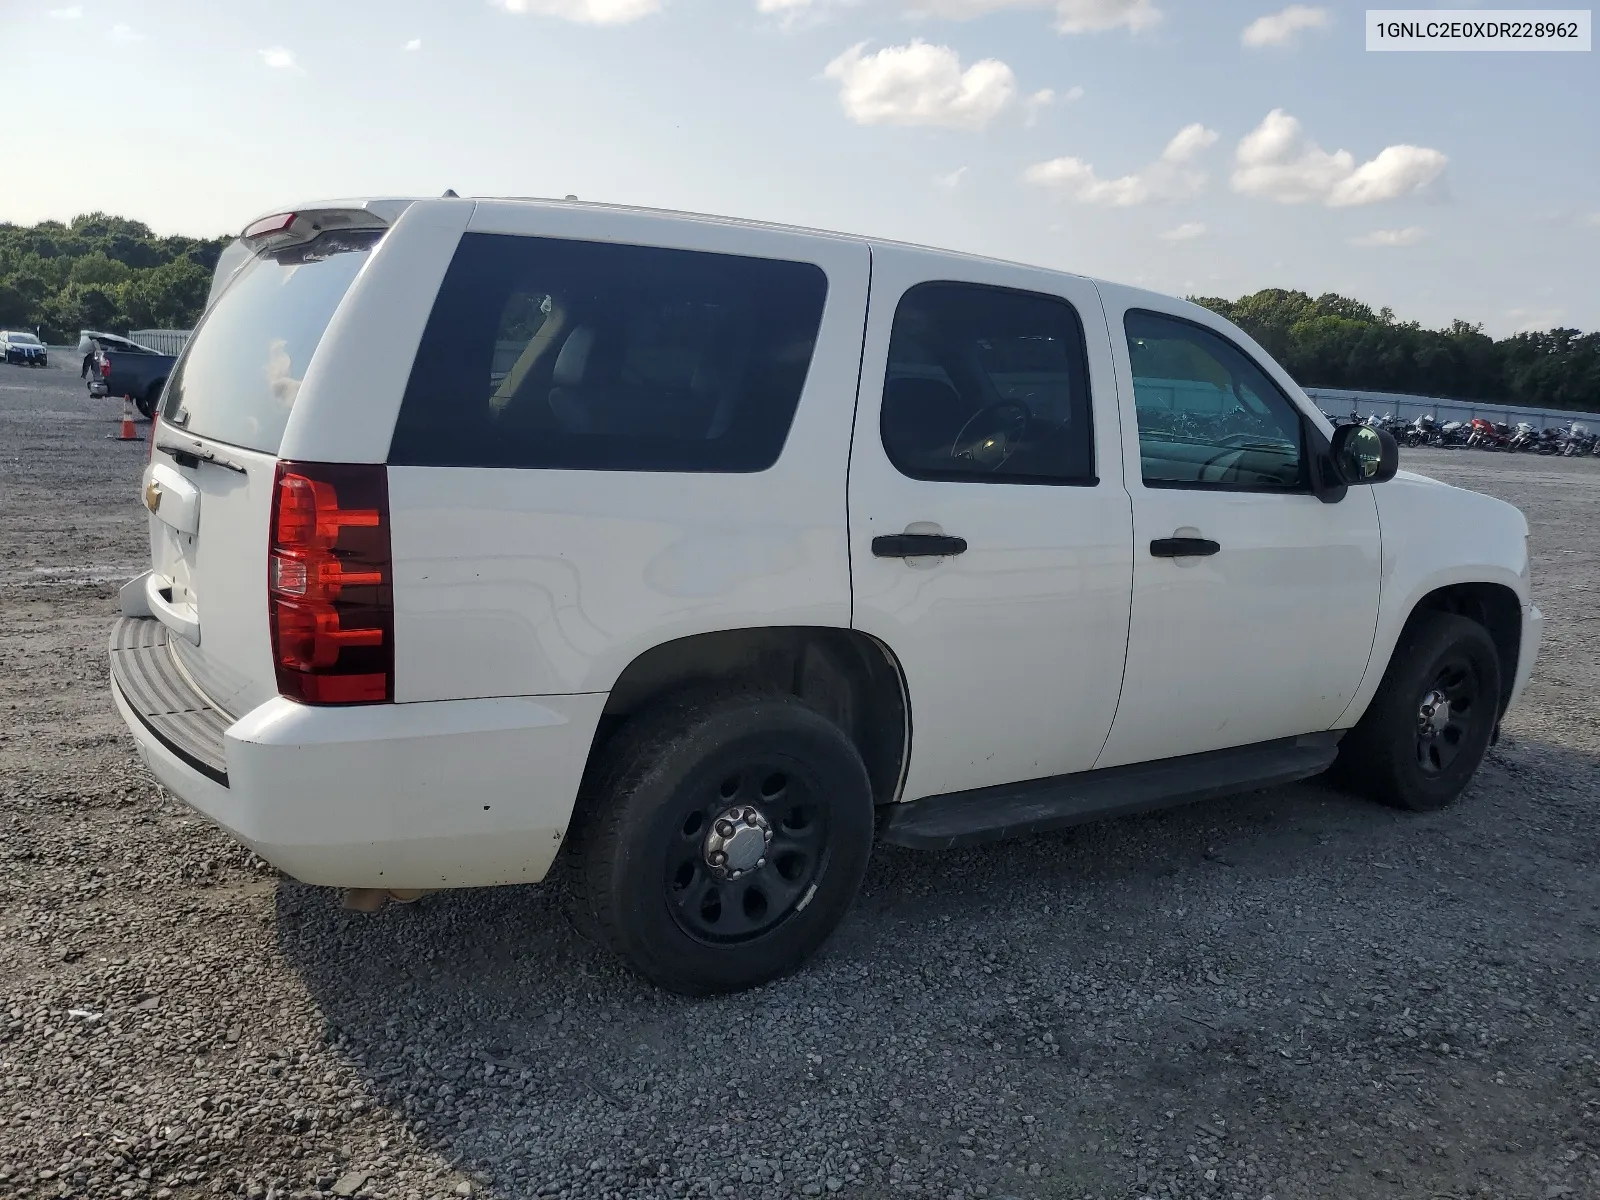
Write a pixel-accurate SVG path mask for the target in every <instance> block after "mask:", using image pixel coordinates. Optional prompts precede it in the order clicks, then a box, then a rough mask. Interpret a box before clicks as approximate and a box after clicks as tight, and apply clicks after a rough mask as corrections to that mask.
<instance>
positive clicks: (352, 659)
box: [267, 462, 394, 704]
mask: <svg viewBox="0 0 1600 1200" xmlns="http://www.w3.org/2000/svg"><path fill="white" fill-rule="evenodd" d="M267 614H268V617H267V619H268V621H269V622H270V623H271V626H272V661H273V665H274V667H275V668H276V670H277V675H278V691H279V692H280V693H281V694H282V695H284V696H287V697H288V698H289V699H291V700H299V701H301V702H302V703H305V704H373V703H378V702H382V701H386V700H393V699H394V578H393V574H392V567H391V562H390V555H389V476H388V472H387V469H386V468H385V467H384V466H383V465H382V464H367V463H341V464H334V463H299V462H280V463H279V464H278V471H277V477H276V479H275V480H274V481H273V495H272V534H271V551H270V553H269V555H268V558H267Z"/></svg>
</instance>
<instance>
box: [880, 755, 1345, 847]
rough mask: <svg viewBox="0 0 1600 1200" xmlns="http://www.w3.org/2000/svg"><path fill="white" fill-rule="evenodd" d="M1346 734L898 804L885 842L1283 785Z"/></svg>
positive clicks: (1118, 812) (959, 841) (973, 836)
mask: <svg viewBox="0 0 1600 1200" xmlns="http://www.w3.org/2000/svg"><path fill="white" fill-rule="evenodd" d="M1343 736H1344V731H1343V730H1336V731H1333V732H1330V733H1310V734H1305V735H1303V736H1301V737H1292V738H1279V739H1277V740H1276V741H1271V742H1258V743H1256V744H1255V745H1253V746H1238V747H1235V748H1234V749H1231V750H1212V751H1209V752H1207V753H1205V754H1188V755H1184V756H1183V757H1181V758H1165V759H1161V760H1160V761H1158V762H1151V763H1135V764H1133V765H1131V766H1126V767H1108V768H1106V769H1105V770H1101V771H1084V772H1082V773H1081V774H1077V775H1058V776H1055V777H1053V778H1050V779H1030V780H1027V781H1026V782H1024V783H1014V784H1006V785H1004V786H1002V787H988V788H978V789H976V790H974V791H970V792H951V793H948V794H947V795H942V796H928V797H925V798H924V799H921V800H913V801H911V802H910V803H908V804H896V805H892V806H890V810H889V813H888V816H887V819H886V820H885V822H884V825H883V830H882V833H881V837H882V838H883V840H884V841H886V842H892V843H894V844H895V845H897V846H909V847H911V848H912V849H915V850H946V849H949V848H951V847H954V846H972V845H976V844H978V843H980V842H993V841H998V840H1000V839H1001V838H1008V837H1016V836H1018V835H1019V834H1024V833H1039V832H1042V831H1044V830H1047V829H1064V828H1066V827H1067V826H1069V825H1079V824H1082V823H1083V822H1085V821H1094V820H1098V819H1099V818H1101V817H1117V816H1124V815H1126V814H1128V813H1136V812H1144V811H1147V810H1149V809H1153V808H1167V807H1170V806H1173V805H1178V804H1188V803H1191V802H1193V801H1195V800H1210V799H1213V798H1215V797H1218V796H1232V795H1235V794H1237V793H1239V792H1250V791H1256V790H1258V789H1260V788H1268V787H1277V786H1279V785H1281V784H1285V783H1293V782H1295V781H1296V780H1298V779H1308V778H1310V777H1311V776H1312V775H1316V774H1319V773H1321V772H1322V771H1325V770H1327V769H1328V767H1329V766H1330V765H1332V763H1333V759H1334V756H1335V755H1336V754H1337V753H1338V750H1339V739H1340V738H1341V737H1343Z"/></svg>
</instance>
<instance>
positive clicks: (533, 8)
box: [489, 0, 662, 25]
mask: <svg viewBox="0 0 1600 1200" xmlns="http://www.w3.org/2000/svg"><path fill="white" fill-rule="evenodd" d="M489 3H490V4H491V5H493V6H494V7H495V8H503V9H505V11H506V12H508V13H515V14H516V15H518V16H521V15H523V14H524V13H532V14H533V15H534V16H537V17H560V18H561V19H562V20H564V21H576V22H578V24H580V25H626V24H627V23H628V22H629V21H637V20H639V19H640V18H641V17H648V16H652V15H653V14H655V13H658V12H660V11H661V5H662V0H489Z"/></svg>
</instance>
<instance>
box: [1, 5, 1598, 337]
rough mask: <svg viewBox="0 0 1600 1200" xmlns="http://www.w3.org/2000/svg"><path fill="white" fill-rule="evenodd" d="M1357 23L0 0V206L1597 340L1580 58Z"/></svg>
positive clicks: (45, 214) (179, 226) (169, 229)
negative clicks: (870, 266)
mask: <svg viewBox="0 0 1600 1200" xmlns="http://www.w3.org/2000/svg"><path fill="white" fill-rule="evenodd" d="M1453 2H1454V3H1455V4H1456V5H1457V6H1462V5H1463V0H1453ZM1499 2H1501V3H1504V2H1505V0H1499ZM1365 11H1366V10H1365V6H1364V5H1362V6H1357V5H1352V4H1346V3H1325V4H1320V5H1313V4H1291V5H1288V6H1284V5H1282V4H1280V3H1278V2H1277V0H1261V2H1251V0H431V2H430V0H315V2H313V0H273V2H272V3H270V4H262V3H260V2H259V0H257V2H255V3H250V4H245V3H243V2H242V0H210V2H208V3H205V4H199V3H195V2H194V0H82V2H81V3H80V2H74V0H37V2H35V0H0V29H3V30H4V33H3V36H0V40H3V42H4V44H5V46H6V54H5V57H4V60H3V61H0V111H3V112H5V113H6V114H7V119H6V137H5V142H4V145H5V152H4V155H3V157H0V221H12V222H19V223H31V222H34V221H38V220H42V219H46V218H56V219H70V218H71V217H72V216H73V215H74V214H76V213H80V212H88V211H93V210H97V209H99V210H104V211H107V212H114V213H118V214H121V215H124V216H128V217H133V218H137V219H139V220H143V221H145V222H147V223H148V224H149V225H150V226H152V227H153V228H154V229H155V230H157V231H158V232H161V233H188V234H195V235H216V234H221V233H236V232H237V231H238V230H239V229H241V228H242V227H243V226H244V225H245V224H246V223H247V222H248V221H249V220H250V219H252V218H253V217H255V216H258V215H261V214H263V213H265V212H270V211H277V210H280V209H282V208H286V207H292V206H293V205H294V203H295V202H296V201H304V200H311V199H319V198H322V199H326V198H336V197H346V196H357V195H437V194H439V193H441V192H443V191H444V190H445V189H446V188H453V189H454V190H455V191H456V192H458V193H459V194H461V195H463V196H469V195H520V196H557V197H559V196H564V195H569V194H571V195H577V196H579V197H580V198H582V199H585V200H598V201H607V202H616V203H625V204H639V205H648V206H655V207H663V208H674V209H686V210H691V211H695V212H708V213H717V214H722V215H729V216H738V217H747V218H755V219H761V220H770V221H779V222H786V223H791V224H798V225H806V226H813V227H818V228H823V229H834V230H840V231H844V232H850V233H862V234H869V235H875V236H880V237H892V238H896V239H899V240H904V241H912V242H920V243H925V244H929V245H934V246H940V247H946V248H950V249H957V250H966V251H972V252H975V253H980V254H988V255H994V256H997V257H1001V258H1007V259H1013V260H1018V261H1022V262H1028V263H1036V264H1039V265H1042V266H1047V267H1052V268H1059V269H1063V270H1069V271H1076V272H1081V273H1084V274H1088V275H1094V276H1099V277H1102V278H1107V279H1113V280H1116V281H1119V282H1123V283H1132V284H1137V285H1141V286H1144V287H1149V288H1153V289H1156V290H1158V291H1163V292H1169V293H1174V294H1180V295H1188V294H1199V295H1219V296H1227V297H1235V296H1239V295H1242V294H1244V293H1246V292H1250V291H1254V290H1256V289H1258V288H1263V287H1287V288H1298V289H1301V290H1304V291H1307V292H1310V293H1312V294H1313V295H1316V294H1319V293H1322V292H1328V291H1333V292H1339V293H1342V294H1345V295H1349V296H1354V297H1356V298H1358V299H1360V300H1363V301H1365V302H1367V303H1369V304H1371V305H1372V306H1373V307H1375V308H1377V307H1382V306H1388V307H1390V308H1392V309H1393V310H1394V311H1395V313H1396V314H1397V315H1398V316H1399V317H1400V318H1401V319H1415V320H1420V321H1422V322H1423V323H1424V324H1428V325H1441V324H1445V323H1447V322H1449V321H1450V320H1452V319H1454V318H1461V319H1464V320H1467V321H1470V322H1473V323H1481V324H1482V325H1483V326H1484V328H1485V329H1486V330H1487V331H1488V332H1490V333H1492V334H1495V335H1497V336H1503V335H1505V334H1507V333H1511V332H1515V331H1518V330H1523V329H1543V328H1549V327H1551V326H1554V325H1565V326H1573V327H1577V328H1580V329H1584V330H1594V329H1600V120H1597V118H1600V62H1597V60H1596V56H1595V54H1594V53H1593V52H1590V53H1432V54H1424V53H1404V54H1395V53H1369V52H1368V51H1367V50H1366V49H1365V35H1364V31H1363V22H1364V18H1365Z"/></svg>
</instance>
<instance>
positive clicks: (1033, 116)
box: [1022, 88, 1056, 125]
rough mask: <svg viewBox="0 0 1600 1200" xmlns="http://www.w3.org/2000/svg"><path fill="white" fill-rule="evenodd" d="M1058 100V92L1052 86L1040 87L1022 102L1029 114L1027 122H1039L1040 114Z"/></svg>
mask: <svg viewBox="0 0 1600 1200" xmlns="http://www.w3.org/2000/svg"><path fill="white" fill-rule="evenodd" d="M1055 102H1056V94H1055V91H1054V89H1052V88H1040V89H1039V90H1038V91H1037V92H1035V93H1034V94H1033V95H1031V96H1029V97H1028V98H1027V99H1026V100H1024V101H1023V102H1022V110H1023V112H1025V113H1026V114H1027V123H1028V124H1029V125H1034V124H1037V123H1038V120H1039V114H1040V113H1041V112H1043V111H1044V110H1045V109H1047V108H1049V107H1050V106H1051V105H1052V104H1054V103H1055Z"/></svg>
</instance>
